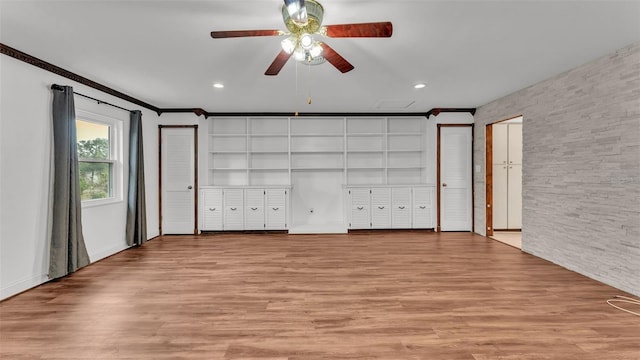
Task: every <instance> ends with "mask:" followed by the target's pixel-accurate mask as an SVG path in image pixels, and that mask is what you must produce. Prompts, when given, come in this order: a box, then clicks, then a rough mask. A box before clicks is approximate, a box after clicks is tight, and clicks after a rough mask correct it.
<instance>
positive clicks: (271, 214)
mask: <svg viewBox="0 0 640 360" xmlns="http://www.w3.org/2000/svg"><path fill="white" fill-rule="evenodd" d="M266 192H267V195H266V199H265V203H266V204H265V206H266V208H267V211H266V220H265V222H266V228H267V230H284V229H286V228H287V190H286V189H267V191H266Z"/></svg>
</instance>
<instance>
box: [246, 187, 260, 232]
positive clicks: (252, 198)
mask: <svg viewBox="0 0 640 360" xmlns="http://www.w3.org/2000/svg"><path fill="white" fill-rule="evenodd" d="M244 195H245V202H246V203H245V205H246V206H245V208H244V214H245V218H244V228H245V229H246V230H264V229H265V222H264V197H265V190H264V189H246V190H245V191H244Z"/></svg>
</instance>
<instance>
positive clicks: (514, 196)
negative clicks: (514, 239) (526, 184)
mask: <svg viewBox="0 0 640 360" xmlns="http://www.w3.org/2000/svg"><path fill="white" fill-rule="evenodd" d="M508 189H509V196H508V204H507V208H508V209H509V215H508V217H507V228H509V229H513V230H516V229H522V165H509V187H508Z"/></svg>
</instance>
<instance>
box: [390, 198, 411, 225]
mask: <svg viewBox="0 0 640 360" xmlns="http://www.w3.org/2000/svg"><path fill="white" fill-rule="evenodd" d="M391 203H392V204H393V205H392V206H393V209H392V210H391V227H392V228H394V229H410V228H411V188H393V189H391Z"/></svg>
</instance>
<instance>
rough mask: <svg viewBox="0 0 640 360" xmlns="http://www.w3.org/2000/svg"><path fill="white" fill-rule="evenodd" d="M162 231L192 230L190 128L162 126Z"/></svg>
mask: <svg viewBox="0 0 640 360" xmlns="http://www.w3.org/2000/svg"><path fill="white" fill-rule="evenodd" d="M161 132H162V156H161V161H162V214H161V215H162V233H163V234H194V233H195V232H196V227H195V194H196V189H195V188H194V187H195V170H194V169H195V161H194V143H195V141H194V140H195V132H194V129H193V128H162V130H161Z"/></svg>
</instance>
